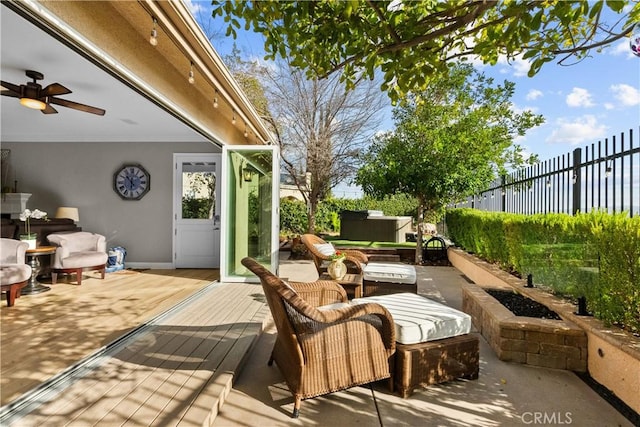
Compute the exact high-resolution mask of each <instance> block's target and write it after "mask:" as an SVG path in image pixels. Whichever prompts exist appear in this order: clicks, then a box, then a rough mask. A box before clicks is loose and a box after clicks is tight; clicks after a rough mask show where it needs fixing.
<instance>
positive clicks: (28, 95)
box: [0, 70, 105, 116]
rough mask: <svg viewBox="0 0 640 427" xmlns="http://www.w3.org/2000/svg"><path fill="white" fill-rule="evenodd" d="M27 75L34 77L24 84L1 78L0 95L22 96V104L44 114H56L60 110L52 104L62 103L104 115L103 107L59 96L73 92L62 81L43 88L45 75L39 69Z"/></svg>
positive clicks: (29, 71) (65, 105)
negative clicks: (40, 81)
mask: <svg viewBox="0 0 640 427" xmlns="http://www.w3.org/2000/svg"><path fill="white" fill-rule="evenodd" d="M25 74H26V75H27V77H29V78H31V79H33V81H32V82H27V84H24V85H15V84H13V83H9V82H5V81H4V80H0V84H2V92H0V95H4V96H11V97H13V98H20V104H22V105H24V106H25V107H29V108H33V109H35V110H41V111H42V112H43V113H44V114H56V113H57V112H58V111H57V110H56V109H55V108H53V107H52V106H51V104H55V105H61V106H63V107H67V108H73V109H74V110H79V111H84V112H85V113H91V114H97V115H99V116H104V113H105V110H103V109H102V108H96V107H91V106H90V105H85V104H80V103H78V102H73V101H69V100H67V99H63V98H57V96H58V95H66V94H69V93H71V91H70V90H69V89H67V88H66V87H64V86H62V85H61V84H60V83H52V84H50V85H49V86H47V87H45V88H42V86H41V85H40V84H39V83H38V80H42V79H44V75H43V74H42V73H39V72H37V71H33V70H26V72H25Z"/></svg>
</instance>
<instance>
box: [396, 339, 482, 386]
mask: <svg viewBox="0 0 640 427" xmlns="http://www.w3.org/2000/svg"><path fill="white" fill-rule="evenodd" d="M479 362H480V353H479V340H478V337H477V336H476V335H475V334H474V335H472V334H465V335H458V336H456V337H452V338H445V339H443V340H437V341H427V342H423V343H418V344H408V345H405V344H397V346H396V368H395V373H394V386H395V388H396V390H397V391H398V393H399V394H400V396H402V397H403V398H407V397H409V396H411V394H412V393H413V390H414V389H415V388H416V387H419V386H427V385H430V384H438V383H443V382H446V381H451V380H454V379H456V378H465V379H470V380H475V379H477V378H478V373H479Z"/></svg>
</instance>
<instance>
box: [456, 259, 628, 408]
mask: <svg viewBox="0 0 640 427" xmlns="http://www.w3.org/2000/svg"><path fill="white" fill-rule="evenodd" d="M448 256H449V261H450V262H451V264H452V265H453V266H454V267H456V268H457V269H458V270H460V271H461V272H462V273H463V274H464V275H465V276H466V277H468V278H469V279H470V281H472V282H473V284H469V285H468V286H465V290H466V291H467V294H468V297H467V299H468V300H469V302H467V303H466V304H467V308H464V307H463V309H464V310H465V311H467V310H471V311H467V312H468V313H469V314H471V315H472V316H473V317H474V323H475V322H476V320H475V319H476V318H478V319H479V320H478V323H479V324H480V325H479V326H478V325H476V327H478V329H480V330H481V331H482V333H483V336H485V338H486V337H487V336H488V337H489V338H486V339H487V341H488V342H489V343H490V344H491V345H492V348H494V345H496V344H497V343H500V346H496V347H498V348H501V350H500V351H502V352H507V351H512V352H513V351H514V348H516V349H518V352H520V353H522V351H521V350H522V349H523V348H524V349H525V350H527V345H529V344H522V343H515V342H514V341H506V340H514V339H517V340H519V338H518V337H521V336H522V334H521V332H523V329H522V328H523V326H521V325H520V322H521V321H525V320H526V323H527V325H528V326H527V328H528V329H529V330H530V332H529V335H530V336H535V334H534V332H535V331H534V330H532V329H533V328H536V327H539V328H540V329H541V330H545V331H551V335H557V336H558V337H560V336H562V337H563V341H564V342H567V340H568V341H571V340H572V339H574V338H571V339H568V338H567V337H568V336H573V335H569V334H568V333H565V332H562V331H563V329H562V328H560V329H558V330H557V331H556V332H553V328H550V326H551V324H550V322H564V325H565V327H566V328H568V329H567V331H568V330H571V331H573V332H572V334H573V333H574V332H575V333H576V335H575V336H576V337H577V336H578V335H577V332H578V331H577V330H574V328H579V329H580V330H582V331H583V333H584V335H585V336H586V345H587V347H586V357H587V372H588V373H589V375H590V376H591V377H592V378H593V379H594V380H595V381H597V382H598V383H599V384H601V385H602V386H604V387H605V388H607V389H608V390H610V391H611V392H612V393H613V394H614V395H615V396H616V397H617V398H619V399H620V400H622V401H623V402H624V403H625V404H626V405H628V406H629V407H630V408H631V409H632V410H634V411H635V412H640V394H639V393H638V390H640V338H638V337H635V336H634V335H632V334H630V333H628V332H626V331H624V330H622V329H620V328H615V327H606V326H604V325H603V323H602V322H601V321H599V320H598V319H595V318H593V317H589V316H579V315H577V314H575V312H576V306H575V305H573V304H571V303H569V302H568V301H565V300H562V299H559V298H557V297H555V296H553V295H551V294H549V293H547V292H544V291H542V290H540V289H537V288H527V287H526V281H524V280H521V279H519V278H517V277H515V276H513V275H511V274H509V273H507V272H505V271H503V270H501V269H500V268H498V267H497V266H495V265H492V264H489V263H487V262H485V261H482V260H480V259H478V258H477V257H475V256H473V255H470V254H468V253H466V252H464V251H462V250H460V249H457V248H449V251H448ZM483 287H492V288H496V287H497V288H502V289H515V290H516V291H517V292H520V293H521V294H523V295H525V296H527V297H529V298H531V299H533V300H535V301H538V302H539V303H541V304H544V305H545V306H547V307H548V308H550V309H551V310H553V311H554V312H556V313H558V315H560V317H561V318H562V319H563V320H562V321H549V320H547V319H534V318H528V317H520V318H518V317H517V316H514V315H513V314H512V313H511V312H510V311H509V310H507V309H506V307H504V306H503V305H502V304H500V303H499V302H498V301H497V300H496V299H495V298H493V297H491V296H490V295H489V294H487V293H486V292H484V291H483V289H482V288H483ZM463 304H465V303H464V301H463ZM480 306H482V308H481V309H480V308H479V307H480ZM479 310H481V311H479ZM472 311H475V315H474V313H473V312H472ZM501 325H502V327H501ZM554 325H560V324H559V323H555V324H554ZM483 329H484V330H483ZM503 331H510V332H503ZM545 333H547V332H545ZM485 334H486V335H485ZM509 334H512V336H511V337H510V336H508V335H509ZM526 334H527V332H526V331H525V335H526ZM503 335H506V336H503ZM514 336H515V338H514ZM547 338H549V339H553V338H550V337H547ZM503 339H504V340H505V342H506V344H504V345H506V346H507V348H505V347H503V343H502V340H503ZM545 339H546V338H545ZM557 340H558V341H559V340H560V339H559V338H557ZM575 340H577V341H580V340H581V338H575ZM526 341H527V342H528V340H526ZM539 342H540V346H541V344H542V343H543V342H544V340H543V338H540V341H539ZM552 344H553V343H551V342H547V345H545V347H547V349H549V348H553V346H552ZM509 346H511V348H509ZM519 346H520V347H519ZM494 350H496V349H495V348H494ZM546 351H547V350H545V352H546ZM570 351H573V350H570ZM496 353H498V350H496ZM524 353H527V352H526V351H525V352H524ZM499 357H500V356H499ZM503 357H513V358H516V359H517V358H521V359H522V355H520V354H513V353H507V354H505V355H503ZM530 359H531V360H534V359H535V357H533V356H530ZM503 360H505V359H503ZM525 360H526V357H525ZM538 360H540V359H538ZM567 360H569V359H567ZM571 360H572V361H571V362H570V363H568V364H567V368H568V369H572V368H573V366H572V363H573V358H571ZM514 361H517V360H514ZM542 366H545V365H542ZM573 370H577V369H573Z"/></svg>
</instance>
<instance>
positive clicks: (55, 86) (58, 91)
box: [40, 83, 71, 96]
mask: <svg viewBox="0 0 640 427" xmlns="http://www.w3.org/2000/svg"><path fill="white" fill-rule="evenodd" d="M40 93H41V96H55V95H66V94H68V93H71V91H70V90H69V89H67V88H66V87H64V86H62V85H61V84H60V83H51V84H50V85H49V86H47V87H45V88H44V89H42V92H40Z"/></svg>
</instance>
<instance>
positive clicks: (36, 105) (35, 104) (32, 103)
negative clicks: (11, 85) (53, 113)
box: [20, 98, 47, 110]
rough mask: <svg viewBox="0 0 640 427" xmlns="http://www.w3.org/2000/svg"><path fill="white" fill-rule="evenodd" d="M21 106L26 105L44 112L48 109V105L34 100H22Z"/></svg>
mask: <svg viewBox="0 0 640 427" xmlns="http://www.w3.org/2000/svg"><path fill="white" fill-rule="evenodd" d="M20 104H22V105H24V106H25V107H27V108H33V109H34V110H44V109H45V108H47V104H45V103H44V102H42V101H40V100H38V99H33V98H20Z"/></svg>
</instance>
